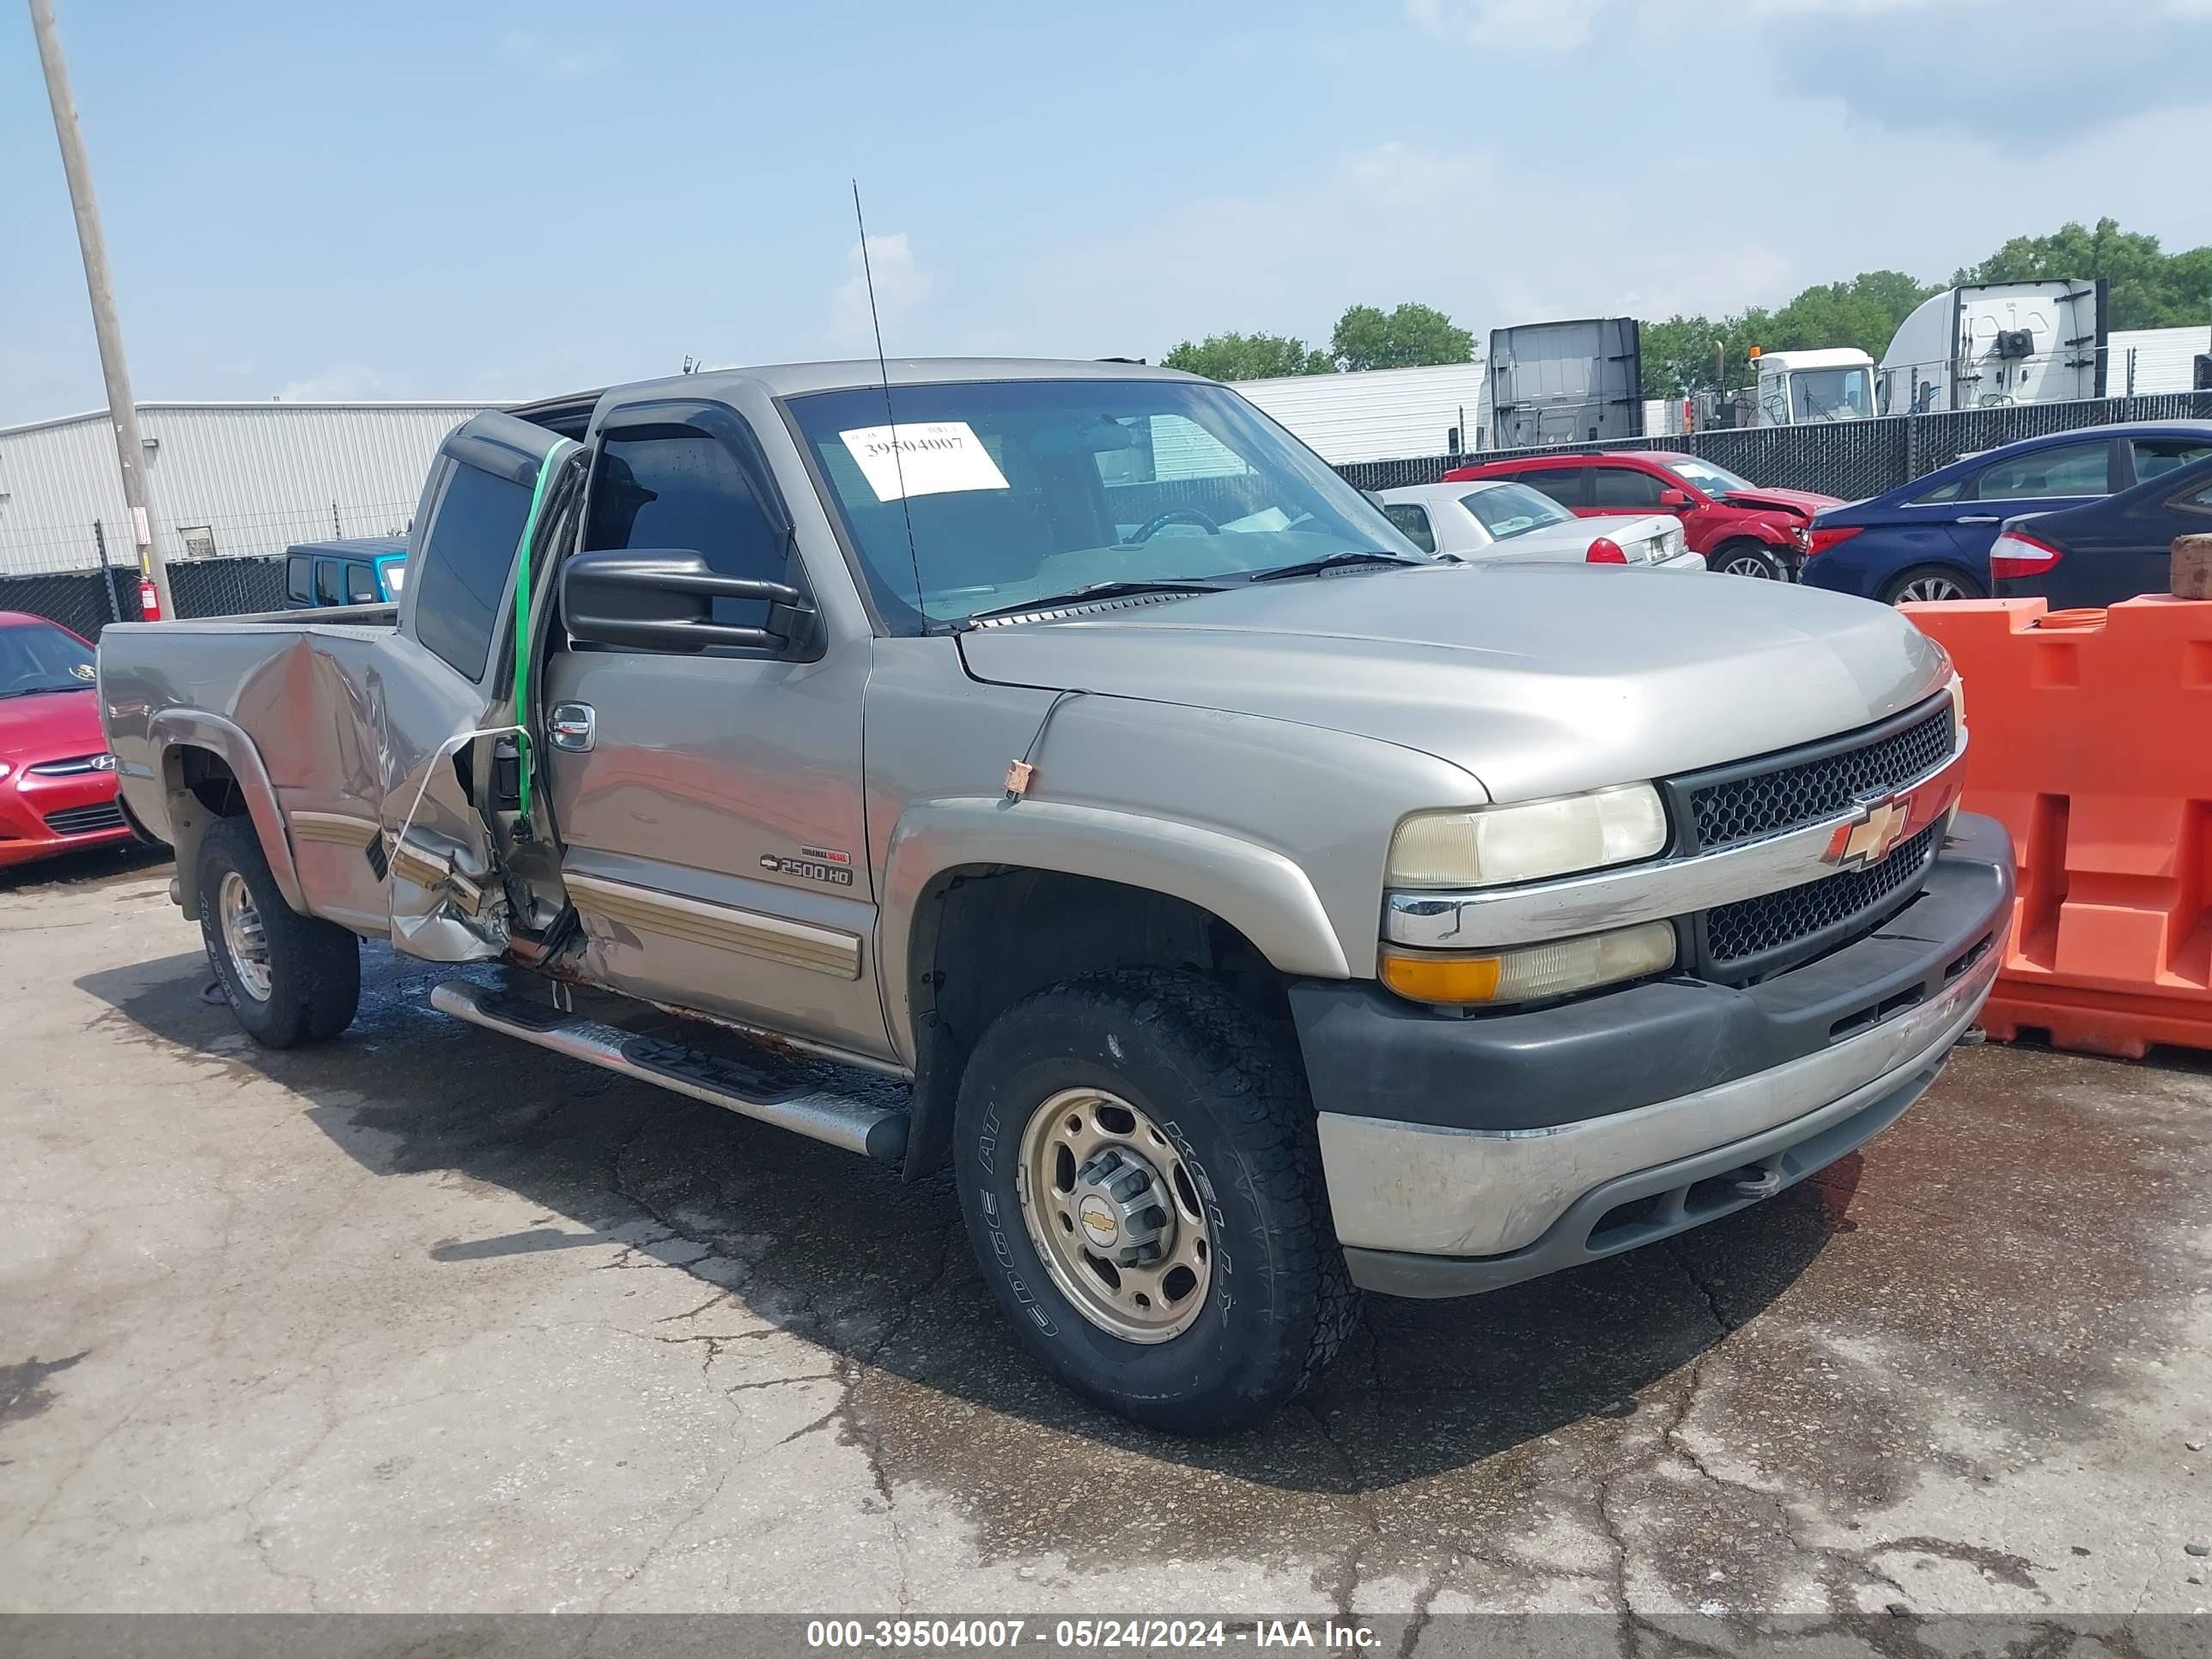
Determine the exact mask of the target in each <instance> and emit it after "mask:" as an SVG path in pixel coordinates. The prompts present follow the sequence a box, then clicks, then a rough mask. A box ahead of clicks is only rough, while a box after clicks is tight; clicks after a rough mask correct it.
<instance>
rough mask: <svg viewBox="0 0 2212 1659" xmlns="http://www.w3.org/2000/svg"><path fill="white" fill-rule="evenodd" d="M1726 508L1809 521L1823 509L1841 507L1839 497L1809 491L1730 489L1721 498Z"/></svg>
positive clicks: (1842, 502) (1841, 499)
mask: <svg viewBox="0 0 2212 1659" xmlns="http://www.w3.org/2000/svg"><path fill="white" fill-rule="evenodd" d="M1721 501H1722V503H1723V505H1725V506H1728V507H1749V508H1751V509H1752V510H1753V511H1754V512H1772V513H1794V514H1796V516H1797V517H1799V518H1801V519H1809V518H1811V517H1812V516H1813V515H1814V513H1818V512H1819V511H1820V509H1821V508H1822V507H1841V506H1842V505H1843V504H1844V501H1843V497H1841V496H1840V495H1817V494H1815V493H1814V491H1812V490H1809V489H1731V490H1730V491H1729V493H1728V494H1727V495H1723V496H1722V497H1721Z"/></svg>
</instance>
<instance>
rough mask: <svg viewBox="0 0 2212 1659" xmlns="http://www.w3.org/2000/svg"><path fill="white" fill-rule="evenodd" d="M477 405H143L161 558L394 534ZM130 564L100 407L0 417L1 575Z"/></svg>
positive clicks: (110, 440) (125, 520)
mask: <svg viewBox="0 0 2212 1659" xmlns="http://www.w3.org/2000/svg"><path fill="white" fill-rule="evenodd" d="M489 407H493V405H491V404H483V403H414V404H279V403H266V404H140V405H139V406H138V421H139V428H140V435H141V436H142V437H143V440H144V441H145V445H146V493H147V499H148V501H149V503H150V509H149V517H150V519H151V520H152V525H151V528H152V530H153V533H154V537H155V542H156V544H157V545H158V546H159V547H160V548H161V551H162V552H163V554H164V555H166V556H167V557H168V558H169V559H170V560H171V561H173V562H178V561H184V560H191V559H204V558H228V557H236V556H241V555H252V554H270V553H281V552H283V550H284V549H285V548H286V547H287V546H288V545H289V544H292V543H294V542H299V541H310V540H314V539H317V538H322V537H328V536H377V535H384V534H386V533H389V532H398V531H404V530H405V529H406V528H407V525H408V521H409V520H410V519H411V518H413V517H414V514H415V501H416V495H418V494H419V493H420V492H421V490H422V479H423V477H424V475H425V474H426V473H427V472H428V470H429V465H430V458H431V456H432V455H433V454H434V453H436V451H437V447H438V445H439V444H440V442H441V441H443V440H444V438H445V436H446V435H447V433H449V432H451V431H452V430H453V428H455V427H457V426H459V424H460V423H461V422H464V421H465V420H467V419H468V418H469V417H470V416H472V415H475V414H477V413H478V412H480V411H481V410H484V409H487V408H489ZM103 545H104V546H105V549H106V556H107V562H109V563H111V564H118V565H134V564H136V563H137V556H136V553H135V550H133V547H132V545H131V531H130V526H129V517H128V514H127V513H126V512H125V508H124V505H123V488H122V485H121V484H120V483H118V481H117V477H116V469H115V439H114V437H113V435H112V433H110V431H109V430H108V423H107V414H106V410H95V411H94V412H93V413H91V414H88V415H73V416H65V417H64V418H62V419H59V420H52V421H37V422H32V423H31V424H29V425H27V426H15V427H4V428H0V575H15V574H33V573H43V572H51V571H65V570H90V569H93V568H95V567H97V566H98V565H99V563H100V554H101V549H102V547H103Z"/></svg>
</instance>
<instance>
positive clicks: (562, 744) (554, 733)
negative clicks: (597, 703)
mask: <svg viewBox="0 0 2212 1659" xmlns="http://www.w3.org/2000/svg"><path fill="white" fill-rule="evenodd" d="M598 729H599V714H597V712H596V711H594V710H593V708H592V705H591V704H589V703H587V702H556V703H555V704H554V705H553V712H552V713H551V714H550V715H549V716H548V717H547V718H546V721H545V735H546V737H547V738H548V739H549V740H550V742H551V743H552V744H553V746H554V747H555V748H556V749H565V750H568V752H569V753H571V754H574V755H580V754H583V753H585V752H586V751H587V750H589V749H590V748H591V746H592V739H593V738H594V737H595V736H596V735H597V733H598Z"/></svg>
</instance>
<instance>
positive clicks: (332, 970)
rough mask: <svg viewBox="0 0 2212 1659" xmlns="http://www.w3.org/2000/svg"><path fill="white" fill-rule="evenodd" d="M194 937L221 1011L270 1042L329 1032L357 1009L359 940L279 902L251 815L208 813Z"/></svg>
mask: <svg viewBox="0 0 2212 1659" xmlns="http://www.w3.org/2000/svg"><path fill="white" fill-rule="evenodd" d="M199 893H200V938H201V939H202V941H203V942H204V944H205V945H206V946H207V953H208V961H209V962H210V963H212V964H213V965H214V968H215V975H216V982H217V983H218V984H220V985H221V986H222V992H223V997H224V1000H226V1001H228V1003H229V1004H230V1011H231V1012H232V1013H234V1014H235V1015H236V1016H237V1017H238V1023H239V1024H240V1025H241V1026H243V1027H244V1028H245V1029H246V1035H247V1036H251V1037H252V1038H253V1040H254V1041H255V1042H259V1043H262V1044H264V1046H266V1047H268V1048H297V1047H299V1046H300V1045H301V1044H302V1043H307V1042H324V1041H325V1040H326V1039H328V1038H331V1037H334V1036H337V1034H338V1033H339V1032H340V1031H343V1030H345V1028H346V1027H347V1026H349V1025H350V1024H353V1017H354V1011H355V1010H356V1008H358V1007H359V1006H361V945H360V941H358V940H357V939H355V938H354V936H353V935H352V934H351V933H348V932H346V930H345V929H344V928H343V927H339V926H338V925H337V923H335V922H330V921H323V920H322V919H321V918H320V917H318V916H303V915H301V914H300V913H299V912H298V911H296V910H295V909H293V908H291V906H289V904H287V903H285V902H284V895H283V893H282V892H281V891H279V890H278V889H277V886H276V876H275V875H274V874H273V873H271V872H270V868H269V860H268V859H267V858H266V857H265V856H264V854H263V853H262V851H261V839H260V837H259V836H257V835H256V834H255V833H254V829H253V823H252V820H251V819H250V818H242V817H230V818H217V819H216V821H215V822H214V823H211V824H210V825H209V826H208V831H207V834H206V836H204V838H203V839H202V840H201V842H200V860H199Z"/></svg>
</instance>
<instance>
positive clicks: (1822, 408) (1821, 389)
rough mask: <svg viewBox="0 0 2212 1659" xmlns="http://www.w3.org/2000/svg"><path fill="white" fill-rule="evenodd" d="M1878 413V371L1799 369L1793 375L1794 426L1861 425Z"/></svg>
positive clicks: (1791, 377) (1791, 413)
mask: <svg viewBox="0 0 2212 1659" xmlns="http://www.w3.org/2000/svg"><path fill="white" fill-rule="evenodd" d="M1873 413H1874V371H1873V370H1871V369H1865V368H1799V369H1792V370H1791V371H1790V420H1791V421H1792V422H1808V421H1860V420H1864V419H1865V418H1866V417H1867V416H1869V415H1871V414H1873Z"/></svg>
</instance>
